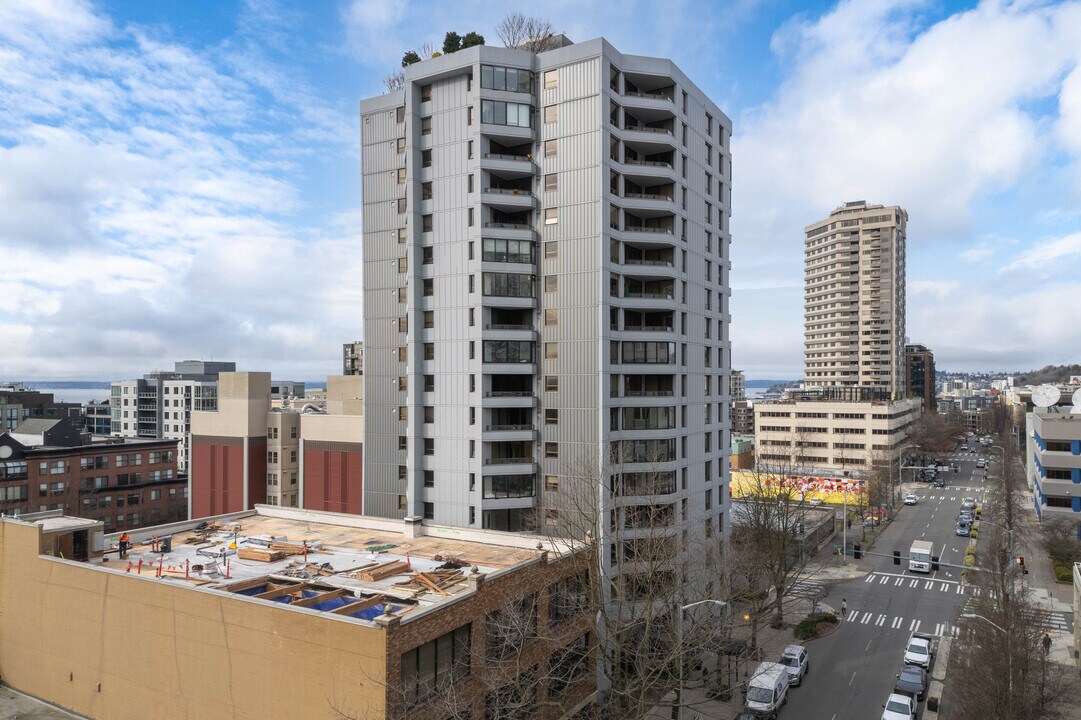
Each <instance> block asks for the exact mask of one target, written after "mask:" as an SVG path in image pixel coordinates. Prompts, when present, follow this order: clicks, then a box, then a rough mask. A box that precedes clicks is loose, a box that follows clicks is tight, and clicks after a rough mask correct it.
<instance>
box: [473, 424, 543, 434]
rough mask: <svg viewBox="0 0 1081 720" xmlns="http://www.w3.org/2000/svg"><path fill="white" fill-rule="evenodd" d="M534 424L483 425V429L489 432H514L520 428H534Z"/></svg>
mask: <svg viewBox="0 0 1081 720" xmlns="http://www.w3.org/2000/svg"><path fill="white" fill-rule="evenodd" d="M535 429H536V426H534V425H532V424H530V425H485V426H484V430H485V431H486V432H487V431H491V432H516V431H521V430H535Z"/></svg>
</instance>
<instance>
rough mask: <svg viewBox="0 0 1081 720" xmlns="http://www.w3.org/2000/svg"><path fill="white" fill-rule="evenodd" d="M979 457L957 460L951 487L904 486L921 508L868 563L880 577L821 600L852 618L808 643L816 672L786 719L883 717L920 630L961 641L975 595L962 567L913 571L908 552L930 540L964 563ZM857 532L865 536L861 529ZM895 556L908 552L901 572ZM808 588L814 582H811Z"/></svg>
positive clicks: (906, 514) (899, 518) (939, 551)
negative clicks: (963, 533) (963, 532)
mask: <svg viewBox="0 0 1081 720" xmlns="http://www.w3.org/2000/svg"><path fill="white" fill-rule="evenodd" d="M977 457H979V454H977V455H951V457H950V459H951V460H953V461H955V462H957V463H958V465H959V472H957V473H954V472H952V471H950V472H948V473H943V475H942V476H943V477H944V478H945V480H946V487H945V488H932V487H931V485H930V483H926V482H906V483H905V484H904V487H905V489H904V492H909V491H911V492H915V493H916V495H918V496H919V498H920V499H919V502H918V503H917V504H916V505H912V506H902V507H901V508H900V509H899V510H898V512H897V513H896V515H895V519H894V521H893V522H892V523H891V524H890V525H889V527H887V528H886V529H885V530H884V531H883V532H882V534H881V536H880V537H879V538H878V540H877V542H876V543H875V546H874V548H873V550H872V553H873V554H872V555H870V556H868V555H865V556H864V560H863V561H861V564H862V565H866V564H867V560H868V559H869V560H870V562H871V564H872V565H873V571H872V572H870V573H868V574H867V575H865V576H863V577H859V578H856V579H853V580H848V581H845V582H842V583H839V584H837V585H834V586H833V587H832V588H831V589H830V593H829V595H828V596H827V597H826V598H825V600H823V601H822V605H825V606H829V607H831V608H833V609H834V610H837V611H839V610H840V607H841V602H842V600H846V601H847V605H848V616H847V618H845V619H844V620H842V622H841V624H840V627H839V628H838V630H837V631H836V632H834V633H833V634H831V635H829V636H827V637H825V638H822V639H819V640H815V641H812V642H811V643H809V645H808V650H809V654H810V667H811V672H810V673H809V675H808V676H807V680H806V681H805V682H804V684H803V687H799V688H793V692H792V693H791V695H790V699H789V703H788V706H787V707H786V708H785V710H784V711H783V712H782V713H781V716H782V717H785V716H788V717H793V718H794V717H799V718H806V719H807V720H838V719H846V718H877V717H881V714H882V704H883V703H884V702H885V701H886V698H887V696H888V695H889V693H890V692H891V691H892V689H893V686H894V682H895V680H896V675H897V673H898V672H900V670H901V667H902V665H903V662H902V657H903V655H904V648H905V643H906V641H907V640H908V638H909V635H910V634H911V633H912V632H917V631H918V632H921V633H926V634H931V635H936V636H939V637H950V636H954V635H956V632H957V625H956V623H957V618H958V616H959V614H960V612H961V609H962V607H963V606H964V604H965V603H966V602H967V601H968V599H969V598H970V597H972V595H973V593H974V592H975V588H973V587H972V586H969V585H965V584H962V583H961V574H960V567H942V568H940V569H939V571H938V572H933V573H913V572H909V570H908V550H909V546H910V545H911V544H912V541H914V540H928V541H931V542H933V543H934V547H935V551H934V552H935V554H936V555H938V556H939V557H940V559H941V561H942V562H944V563H950V564H952V565H956V566H960V565H961V564H962V562H963V560H964V550H965V547H966V546H967V544H968V538H967V537H958V536H957V535H956V534H955V532H954V529H955V519H956V517H957V513H958V510H959V509H960V505H961V499H962V498H963V497H975V498H976V499H977V500H978V501H981V502H982V496H983V471H982V470H976V468H975V465H976V463H975V461H976V458H977ZM850 532H851V533H852V535H854V536H858V533H859V530H858V529H853V530H852V531H850ZM850 537H851V536H850ZM894 550H898V551H900V553H901V564H900V565H894V564H893V558H892V553H893V551H894ZM848 562H849V563H852V562H854V560H852V559H851V558H849V560H848ZM806 582H815V580H814V578H813V577H811V578H809V579H808V580H807V581H806ZM932 667H933V666H932ZM923 705H924V703H920V710H919V716H920V717H922V715H923Z"/></svg>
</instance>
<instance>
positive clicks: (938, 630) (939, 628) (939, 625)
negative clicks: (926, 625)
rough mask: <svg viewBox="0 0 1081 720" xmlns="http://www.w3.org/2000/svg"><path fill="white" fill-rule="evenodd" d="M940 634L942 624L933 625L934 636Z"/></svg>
mask: <svg viewBox="0 0 1081 720" xmlns="http://www.w3.org/2000/svg"><path fill="white" fill-rule="evenodd" d="M941 634H942V623H935V635H941Z"/></svg>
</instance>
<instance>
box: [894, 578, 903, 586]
mask: <svg viewBox="0 0 1081 720" xmlns="http://www.w3.org/2000/svg"><path fill="white" fill-rule="evenodd" d="M904 581H905V579H904V578H903V577H899V578H897V582H895V583H894V585H898V586H899V585H901V583H903V582H904Z"/></svg>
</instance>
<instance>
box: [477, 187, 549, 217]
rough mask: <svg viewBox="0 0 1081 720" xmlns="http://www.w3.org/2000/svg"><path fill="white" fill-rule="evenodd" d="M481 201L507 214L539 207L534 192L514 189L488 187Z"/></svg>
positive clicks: (484, 190) (481, 196) (483, 191)
mask: <svg viewBox="0 0 1081 720" xmlns="http://www.w3.org/2000/svg"><path fill="white" fill-rule="evenodd" d="M480 200H481V202H483V203H484V204H485V205H488V206H490V207H494V208H498V209H500V210H504V211H506V212H518V211H520V210H532V209H533V208H535V207H536V206H537V198H536V197H534V196H533V193H532V192H530V191H529V190H520V189H514V188H500V187H486V188H484V189H483V190H482V191H481V194H480Z"/></svg>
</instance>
